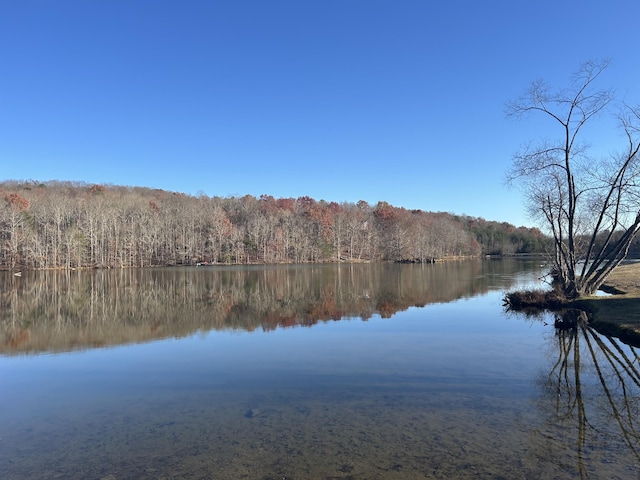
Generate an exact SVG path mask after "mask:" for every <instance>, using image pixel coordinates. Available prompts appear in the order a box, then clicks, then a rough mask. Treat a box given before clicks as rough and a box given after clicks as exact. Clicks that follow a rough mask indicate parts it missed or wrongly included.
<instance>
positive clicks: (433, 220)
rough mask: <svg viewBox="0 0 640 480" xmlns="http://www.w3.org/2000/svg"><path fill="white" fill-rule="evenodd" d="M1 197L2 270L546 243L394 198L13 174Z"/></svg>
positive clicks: (410, 257) (448, 253) (444, 254)
mask: <svg viewBox="0 0 640 480" xmlns="http://www.w3.org/2000/svg"><path fill="white" fill-rule="evenodd" d="M0 198H3V199H4V202H2V204H0V268H17V267H20V268H79V267H147V266H166V265H194V264H197V263H206V264H217V263H224V264H258V263H260V264H263V263H317V262H344V261H347V262H358V261H405V262H429V261H433V260H435V259H443V258H452V257H461V256H462V257H464V256H477V255H481V254H485V253H491V254H512V253H524V252H536V251H538V252H539V251H542V249H543V245H544V241H545V238H544V236H543V235H542V234H541V233H540V232H539V231H537V230H534V229H522V228H521V229H517V228H516V227H514V226H512V225H509V224H500V223H497V222H488V221H485V220H483V219H478V218H470V217H465V216H455V215H451V214H448V213H434V212H425V211H421V210H407V209H404V208H400V207H394V206H392V205H389V204H388V203H386V202H379V203H378V204H376V205H369V204H368V203H367V202H365V201H359V202H357V203H355V204H354V203H346V202H345V203H336V202H326V201H324V200H319V201H318V200H315V199H313V198H310V197H308V196H303V197H299V198H274V197H272V196H269V195H262V196H260V197H259V198H256V197H253V196H251V195H245V196H243V197H208V196H204V195H201V196H198V197H194V196H189V195H185V194H180V193H175V192H167V191H164V190H157V189H150V188H141V187H121V186H105V185H86V184H82V183H72V182H46V183H35V182H27V183H18V182H3V183H0Z"/></svg>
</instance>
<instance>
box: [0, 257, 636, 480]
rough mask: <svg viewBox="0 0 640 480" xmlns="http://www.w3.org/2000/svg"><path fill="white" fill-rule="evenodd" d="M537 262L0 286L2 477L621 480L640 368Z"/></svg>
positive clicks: (220, 272)
mask: <svg viewBox="0 0 640 480" xmlns="http://www.w3.org/2000/svg"><path fill="white" fill-rule="evenodd" d="M543 273H544V272H543V268H542V266H541V264H540V261H539V260H538V261H535V260H516V259H509V260H474V261H465V262H449V263H439V264H433V265H392V264H390V265H386V264H382V265H380V264H357V265H354V264H349V265H320V266H318V265H304V266H273V267H221V266H213V267H197V268H196V267H193V268H166V269H138V270H96V271H65V272H46V271H45V272H23V274H22V276H21V277H16V276H13V275H11V274H10V273H8V272H0V282H2V283H1V287H0V478H3V479H6V480H9V479H16V480H17V479H30V480H31V479H58V478H63V479H76V478H77V479H104V480H122V479H177V478H190V479H191V478H206V479H257V480H267V479H274V480H275V479H277V480H283V479H287V480H293V479H297V480H301V479H320V480H328V479H403V480H407V479H478V478H482V479H485V478H491V479H540V478H554V479H574V478H593V479H601V478H607V479H626V480H628V479H640V424H639V423H640V420H638V419H639V418H640V416H639V415H638V413H639V412H640V387H639V385H640V374H639V371H640V356H639V352H638V349H637V348H634V347H630V346H627V345H624V344H623V343H621V342H620V341H619V340H616V339H614V338H607V337H605V336H603V335H600V334H599V333H598V332H596V331H595V330H593V329H592V328H591V327H589V326H588V325H582V324H581V325H579V326H578V327H576V328H574V329H568V330H557V329H556V328H555V327H554V320H555V318H554V316H553V315H551V314H545V315H542V316H536V317H527V316H524V315H520V314H513V313H506V312H505V311H504V308H503V306H502V296H503V294H504V293H505V292H506V291H507V290H511V289H515V288H517V287H519V286H532V285H539V284H540V277H541V275H542V274H543Z"/></svg>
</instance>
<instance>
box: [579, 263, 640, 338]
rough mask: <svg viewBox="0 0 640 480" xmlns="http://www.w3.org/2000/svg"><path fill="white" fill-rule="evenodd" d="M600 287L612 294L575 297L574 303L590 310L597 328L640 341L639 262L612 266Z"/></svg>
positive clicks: (620, 336)
mask: <svg viewBox="0 0 640 480" xmlns="http://www.w3.org/2000/svg"><path fill="white" fill-rule="evenodd" d="M602 289H603V290H604V291H606V292H609V293H613V295H610V296H599V297H592V298H588V299H583V300H578V301H576V302H575V303H576V306H577V307H578V308H582V309H584V310H587V311H589V312H592V313H593V320H592V322H593V323H592V324H593V326H594V327H595V328H597V329H598V330H599V331H601V332H603V333H607V334H610V335H614V336H616V337H619V338H620V339H622V340H623V341H625V342H627V343H631V344H633V345H640V263H636V264H631V265H623V266H621V267H618V268H617V269H615V270H614V271H613V273H612V274H611V275H610V276H609V278H608V279H607V281H606V282H605V285H603V288H602Z"/></svg>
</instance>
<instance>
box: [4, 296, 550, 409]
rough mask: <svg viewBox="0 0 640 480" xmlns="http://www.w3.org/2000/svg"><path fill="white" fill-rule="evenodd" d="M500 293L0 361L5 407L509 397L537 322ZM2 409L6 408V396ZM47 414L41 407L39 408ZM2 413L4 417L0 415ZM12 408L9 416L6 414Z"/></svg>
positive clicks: (526, 364)
mask: <svg viewBox="0 0 640 480" xmlns="http://www.w3.org/2000/svg"><path fill="white" fill-rule="evenodd" d="M500 297H501V293H500V292H495V293H490V294H488V295H486V296H483V297H477V298H472V299H467V300H460V301H457V302H454V303H449V304H435V305H429V306H427V307H424V308H410V309H409V310H407V311H404V312H400V313H398V314H397V315H396V316H394V317H393V318H391V319H382V318H380V317H378V316H374V317H373V318H371V319H369V320H368V321H362V320H360V319H350V320H342V321H338V322H328V323H321V324H318V325H315V326H314V327H312V328H304V327H296V328H287V329H277V330H274V331H270V332H262V331H256V332H252V333H248V332H216V331H211V332H208V333H204V334H196V335H193V336H190V337H186V338H182V339H171V340H164V341H156V342H151V343H146V344H140V345H133V346H123V347H115V348H106V349H96V350H90V351H84V352H76V353H69V354H60V355H40V356H32V357H10V358H4V359H2V361H0V377H1V378H2V380H0V384H1V385H2V390H3V391H5V392H7V391H10V392H11V393H12V394H11V395H10V397H9V398H10V401H11V403H12V405H11V408H12V409H13V408H17V409H19V410H24V411H25V413H26V411H28V410H29V409H30V408H34V407H35V406H39V408H43V407H45V406H46V405H47V404H49V403H51V405H52V406H53V405H56V404H58V402H62V403H64V400H63V399H64V398H69V397H72V398H73V399H76V400H77V401H81V399H87V400H89V399H94V400H95V399H101V401H105V400H106V399H109V398H113V399H117V397H118V395H121V394H122V395H126V394H131V395H135V394H144V393H150V394H152V393H154V392H162V391H164V390H167V389H170V390H171V389H175V390H181V391H184V390H190V389H207V388H211V389H215V388H216V387H224V388H231V387H238V388H243V389H247V388H248V389H253V388H256V389H259V388H261V387H262V386H265V385H269V386H275V385H277V386H278V387H279V388H282V389H290V388H294V389H295V388H300V387H301V386H303V385H313V384H314V382H321V383H322V384H326V385H330V384H331V383H335V384H338V385H340V384H351V385H354V384H357V385H362V386H363V387H366V386H370V387H374V386H376V385H382V384H384V385H395V386H396V387H397V388H402V383H403V382H408V381H410V382H412V383H416V382H417V383H418V384H421V385H422V386H423V387H424V388H427V389H428V387H429V385H430V384H433V385H437V386H438V388H445V389H446V388H447V387H446V386H447V385H450V386H451V385H456V388H461V386H464V388H465V389H469V390H473V389H483V391H486V389H488V388H492V386H495V387H496V388H499V390H500V391H504V390H505V389H506V390H508V391H510V392H512V394H514V395H515V394H518V390H520V389H522V388H524V389H525V390H527V389H529V388H530V382H531V378H532V377H533V376H535V374H536V373H537V372H538V371H539V370H540V368H541V365H542V364H543V363H544V359H542V358H541V355H540V352H541V348H542V347H541V341H542V338H541V331H542V330H544V329H549V328H551V327H550V326H548V327H545V326H543V325H542V324H541V323H539V322H535V323H527V322H523V321H522V320H521V319H514V318H508V317H505V316H504V315H501V314H496V313H497V312H499V311H500V307H499V305H500ZM5 401H7V399H6V397H5ZM45 408H46V407H45ZM5 412H6V410H5ZM15 413H16V412H15V410H14V411H13V413H12V415H15ZM0 415H1V414H0Z"/></svg>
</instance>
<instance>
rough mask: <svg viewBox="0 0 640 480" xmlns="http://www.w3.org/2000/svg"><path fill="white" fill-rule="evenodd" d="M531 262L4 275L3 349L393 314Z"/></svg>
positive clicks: (503, 278) (498, 278) (56, 347)
mask: <svg viewBox="0 0 640 480" xmlns="http://www.w3.org/2000/svg"><path fill="white" fill-rule="evenodd" d="M523 266H524V267H525V269H526V268H528V269H529V270H531V269H533V268H535V262H533V263H531V262H529V263H527V262H523V261H515V260H505V261H464V262H448V263H440V264H435V265H397V264H348V265H320V266H315V265H306V266H283V267H253V268H251V267H250V268H242V267H240V268H233V267H228V268H225V267H220V268H218V267H202V268H195V267H194V268H173V269H167V268H164V269H131V270H116V271H114V270H96V271H36V272H24V273H23V275H22V277H20V278H16V277H13V276H11V275H10V273H8V272H0V275H4V277H2V278H1V279H2V283H3V286H4V287H3V289H2V291H0V354H4V355H15V354H21V353H22V354H24V353H30V354H32V353H43V352H65V351H73V350H81V349H88V348H97V347H105V346H112V345H121V344H127V343H140V342H147V341H151V340H156V339H162V338H180V337H185V336H189V335H193V334H194V333H197V332H206V331H210V330H242V331H249V332H252V331H256V330H262V331H270V330H274V329H276V328H287V327H295V326H303V327H310V326H313V325H315V324H317V323H322V322H330V321H337V320H341V319H349V318H360V319H362V320H367V319H369V318H371V317H373V316H376V315H377V316H380V317H382V318H390V317H392V316H393V315H394V314H396V313H397V312H399V311H404V310H407V309H408V308H410V307H412V306H425V305H427V304H433V303H445V302H450V301H453V300H456V299H460V298H469V297H472V296H475V295H479V294H483V293H486V292H487V291H489V290H491V289H496V288H497V289H501V288H502V289H505V288H509V287H510V286H512V285H513V284H514V282H516V281H517V277H515V276H514V272H518V271H522V269H523Z"/></svg>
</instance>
